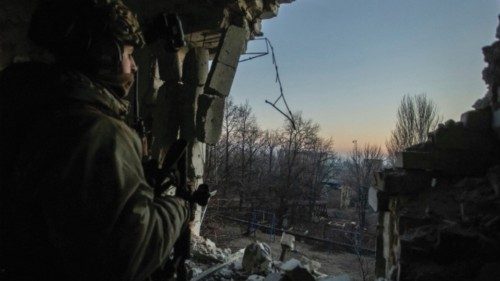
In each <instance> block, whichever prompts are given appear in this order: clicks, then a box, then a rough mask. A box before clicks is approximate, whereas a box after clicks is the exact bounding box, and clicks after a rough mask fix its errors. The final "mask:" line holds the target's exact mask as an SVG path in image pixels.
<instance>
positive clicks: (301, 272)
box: [281, 259, 315, 281]
mask: <svg viewBox="0 0 500 281" xmlns="http://www.w3.org/2000/svg"><path fill="white" fill-rule="evenodd" d="M281 269H282V270H283V271H284V272H285V276H286V277H287V280H290V281H315V278H314V276H313V275H312V274H311V272H310V271H309V270H307V269H306V268H305V267H304V266H302V264H301V263H300V261H298V260H296V259H291V260H289V261H287V262H285V263H284V264H282V265H281Z"/></svg>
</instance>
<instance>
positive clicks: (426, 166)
mask: <svg viewBox="0 0 500 281" xmlns="http://www.w3.org/2000/svg"><path fill="white" fill-rule="evenodd" d="M498 162H499V161H498V151H496V150H494V151H491V150H484V151H482V150H481V151H468V150H452V149H448V150H437V149H436V150H433V151H432V152H417V151H404V152H401V153H399V154H398V155H397V161H396V167H397V168H405V169H408V170H424V171H436V172H441V173H444V174H447V175H463V176H481V175H484V174H485V173H486V171H487V170H488V168H489V167H491V166H492V165H494V164H496V163H498Z"/></svg>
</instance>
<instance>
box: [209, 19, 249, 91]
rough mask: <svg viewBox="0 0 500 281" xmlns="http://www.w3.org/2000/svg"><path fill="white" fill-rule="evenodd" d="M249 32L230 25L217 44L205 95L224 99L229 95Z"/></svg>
mask: <svg viewBox="0 0 500 281" xmlns="http://www.w3.org/2000/svg"><path fill="white" fill-rule="evenodd" d="M248 36H249V31H248V30H247V29H246V28H242V27H238V26H235V25H231V26H229V27H228V29H227V30H226V32H225V34H224V36H223V38H222V39H221V41H220V44H219V50H218V52H217V55H216V56H215V58H214V61H213V62H212V66H211V68H210V72H209V74H208V79H207V83H206V85H205V93H206V94H210V95H216V96H220V97H226V96H228V95H229V92H230V90H231V86H232V84H233V80H234V76H235V75H236V68H237V67H238V61H239V59H240V55H241V54H242V53H243V52H244V51H245V47H246V42H247V39H248Z"/></svg>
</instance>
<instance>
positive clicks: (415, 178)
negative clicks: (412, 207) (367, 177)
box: [372, 169, 433, 210]
mask: <svg viewBox="0 0 500 281" xmlns="http://www.w3.org/2000/svg"><path fill="white" fill-rule="evenodd" d="M375 178H376V185H375V186H374V187H375V188H376V189H377V190H378V191H382V192H383V193H386V194H383V193H377V194H376V196H377V199H376V200H377V203H378V204H377V205H378V206H377V207H378V210H382V209H385V208H381V206H384V205H387V202H386V201H387V195H391V194H397V193H404V194H411V193H416V192H420V191H422V190H423V189H426V188H428V187H431V186H432V182H433V181H432V179H433V175H432V173H429V172H426V171H418V170H417V171H408V170H407V171H404V170H398V169H392V170H385V171H384V172H380V173H376V174H375ZM373 192H374V191H372V193H373ZM372 200H375V198H372ZM382 201H383V202H382ZM380 203H383V204H380Z"/></svg>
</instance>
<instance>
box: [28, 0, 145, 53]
mask: <svg viewBox="0 0 500 281" xmlns="http://www.w3.org/2000/svg"><path fill="white" fill-rule="evenodd" d="M28 36H29V38H30V39H31V40H32V41H34V42H35V43H36V44H38V45H40V46H42V47H45V48H47V49H48V50H49V51H51V52H53V53H54V54H55V55H58V56H61V57H63V58H65V60H66V61H68V60H69V61H75V60H78V59H80V60H82V58H83V57H85V55H86V54H87V53H89V52H91V50H93V49H95V47H96V45H99V44H102V43H103V42H107V43H106V44H108V45H109V42H111V41H112V42H115V43H116V44H119V45H122V46H123V45H125V44H130V45H133V46H135V47H138V48H140V47H143V46H144V37H143V35H142V32H141V29H140V26H139V22H138V20H137V17H136V15H135V14H134V13H133V12H132V11H131V10H130V9H129V8H128V7H127V6H125V4H123V2H122V1H120V0H44V1H41V2H40V3H39V6H38V7H37V9H36V10H35V12H34V14H33V16H32V20H31V24H30V29H29V33H28ZM94 57H95V55H94ZM86 59H88V58H86Z"/></svg>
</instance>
